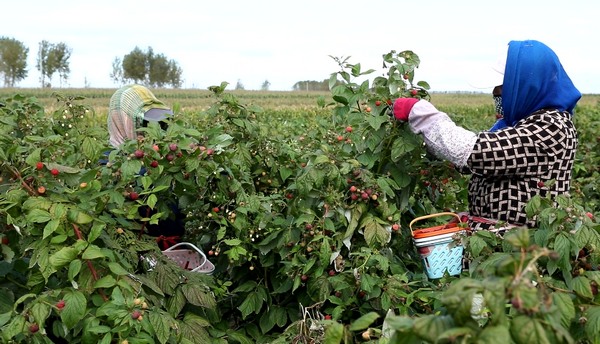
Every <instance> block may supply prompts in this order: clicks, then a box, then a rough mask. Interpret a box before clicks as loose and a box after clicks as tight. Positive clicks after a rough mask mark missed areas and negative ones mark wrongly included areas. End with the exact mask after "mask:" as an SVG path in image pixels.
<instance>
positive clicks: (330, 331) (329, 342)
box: [323, 322, 344, 344]
mask: <svg viewBox="0 0 600 344" xmlns="http://www.w3.org/2000/svg"><path fill="white" fill-rule="evenodd" d="M343 338H344V325H342V324H340V323H338V322H331V324H329V325H327V328H326V329H325V339H324V340H323V344H339V343H342V340H343Z"/></svg>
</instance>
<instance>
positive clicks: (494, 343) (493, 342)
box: [476, 326, 510, 344]
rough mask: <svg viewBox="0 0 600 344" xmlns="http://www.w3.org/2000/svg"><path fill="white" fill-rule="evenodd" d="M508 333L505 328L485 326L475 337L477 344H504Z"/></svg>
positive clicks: (508, 335)
mask: <svg viewBox="0 0 600 344" xmlns="http://www.w3.org/2000/svg"><path fill="white" fill-rule="evenodd" d="M508 338H510V331H509V330H508V327H506V326H487V327H485V328H484V329H483V330H481V332H480V333H479V335H478V336H477V340H476V342H477V343H479V344H506V342H507V339H508Z"/></svg>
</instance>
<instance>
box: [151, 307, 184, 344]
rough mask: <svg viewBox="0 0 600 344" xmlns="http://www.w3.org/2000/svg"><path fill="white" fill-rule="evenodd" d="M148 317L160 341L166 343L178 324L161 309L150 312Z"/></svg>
mask: <svg viewBox="0 0 600 344" xmlns="http://www.w3.org/2000/svg"><path fill="white" fill-rule="evenodd" d="M148 316H149V320H150V324H152V328H153V329H154V333H155V334H156V337H157V338H158V341H159V342H160V343H162V344H164V343H166V342H167V341H168V340H169V337H170V335H171V328H176V326H177V322H176V321H175V319H173V317H172V316H171V315H169V313H167V312H165V311H163V310H160V309H158V310H155V311H153V312H149V315H148Z"/></svg>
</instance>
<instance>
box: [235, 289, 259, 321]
mask: <svg viewBox="0 0 600 344" xmlns="http://www.w3.org/2000/svg"><path fill="white" fill-rule="evenodd" d="M263 302H264V300H263V299H262V298H261V297H260V296H259V294H258V293H257V292H251V293H249V294H248V295H247V296H246V298H245V299H244V301H243V302H242V304H241V305H239V306H238V309H239V310H240V312H242V319H246V317H247V316H248V315H250V314H252V313H256V314H258V313H259V312H260V310H261V308H262V305H263Z"/></svg>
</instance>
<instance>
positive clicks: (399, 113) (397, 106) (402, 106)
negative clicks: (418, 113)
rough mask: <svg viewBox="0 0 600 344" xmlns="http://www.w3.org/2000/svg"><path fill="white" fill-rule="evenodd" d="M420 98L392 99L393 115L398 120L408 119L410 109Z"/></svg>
mask: <svg viewBox="0 0 600 344" xmlns="http://www.w3.org/2000/svg"><path fill="white" fill-rule="evenodd" d="M419 100H420V99H417V98H398V99H396V100H395V101H394V109H393V113H394V117H395V118H396V119H397V120H399V121H403V122H406V121H408V114H410V111H411V110H412V108H413V106H414V105H415V103H416V102H418V101H419Z"/></svg>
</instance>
